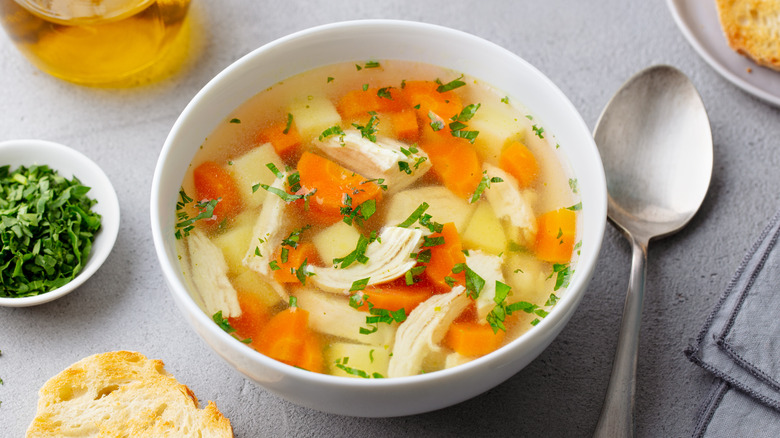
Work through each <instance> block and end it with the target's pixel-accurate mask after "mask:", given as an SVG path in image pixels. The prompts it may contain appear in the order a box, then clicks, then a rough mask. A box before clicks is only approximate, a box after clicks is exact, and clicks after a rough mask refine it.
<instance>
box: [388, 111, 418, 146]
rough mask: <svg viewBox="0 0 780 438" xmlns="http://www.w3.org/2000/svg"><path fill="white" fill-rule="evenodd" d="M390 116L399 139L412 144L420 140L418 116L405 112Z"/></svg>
mask: <svg viewBox="0 0 780 438" xmlns="http://www.w3.org/2000/svg"><path fill="white" fill-rule="evenodd" d="M389 116H390V122H391V123H392V124H393V133H394V134H395V137H396V138H397V139H399V140H404V141H408V142H410V143H412V142H415V141H417V140H418V139H419V138H420V125H419V124H418V123H417V114H415V113H414V111H411V110H405V111H400V112H397V113H390V114H389Z"/></svg>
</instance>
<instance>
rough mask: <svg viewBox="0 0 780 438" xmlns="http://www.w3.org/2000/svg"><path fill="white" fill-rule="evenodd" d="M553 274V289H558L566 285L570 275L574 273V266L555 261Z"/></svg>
mask: <svg viewBox="0 0 780 438" xmlns="http://www.w3.org/2000/svg"><path fill="white" fill-rule="evenodd" d="M553 275H555V287H553V290H558V289H560V288H562V287H568V286H569V281H570V280H571V276H572V275H574V268H572V267H571V266H569V264H568V263H555V264H553V273H552V274H550V276H551V277H552V276H553Z"/></svg>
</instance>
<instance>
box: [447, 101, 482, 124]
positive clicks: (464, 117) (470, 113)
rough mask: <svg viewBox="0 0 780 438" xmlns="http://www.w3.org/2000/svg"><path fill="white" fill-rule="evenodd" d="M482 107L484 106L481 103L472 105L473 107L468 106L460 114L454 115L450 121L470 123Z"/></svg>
mask: <svg viewBox="0 0 780 438" xmlns="http://www.w3.org/2000/svg"><path fill="white" fill-rule="evenodd" d="M480 106H482V104H479V103H477V104H474V103H472V104H471V105H467V106H466V107H465V108H463V109H462V110H461V112H460V113H459V114H456V115H454V116H453V117H452V118H451V119H450V120H452V121H454V122H468V121H469V120H471V118H472V117H474V114H476V113H477V110H478V109H479V107H480Z"/></svg>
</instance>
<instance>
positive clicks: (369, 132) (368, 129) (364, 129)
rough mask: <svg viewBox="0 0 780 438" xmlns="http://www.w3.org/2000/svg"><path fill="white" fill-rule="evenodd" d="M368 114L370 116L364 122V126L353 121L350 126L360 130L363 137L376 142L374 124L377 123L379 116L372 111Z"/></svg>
mask: <svg viewBox="0 0 780 438" xmlns="http://www.w3.org/2000/svg"><path fill="white" fill-rule="evenodd" d="M369 114H371V118H370V119H369V120H368V123H366V125H365V126H363V125H360V124H358V123H353V124H352V126H354V127H355V128H356V129H357V130H358V131H360V135H361V136H362V137H363V138H367V139H369V140H370V141H372V142H374V143H376V132H377V128H376V126H377V125H378V124H379V117H377V115H376V113H375V112H373V111H371V112H369Z"/></svg>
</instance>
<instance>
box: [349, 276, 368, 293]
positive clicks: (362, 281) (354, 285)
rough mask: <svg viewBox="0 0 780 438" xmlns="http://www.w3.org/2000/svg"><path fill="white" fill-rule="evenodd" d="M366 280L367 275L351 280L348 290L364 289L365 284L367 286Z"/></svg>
mask: <svg viewBox="0 0 780 438" xmlns="http://www.w3.org/2000/svg"><path fill="white" fill-rule="evenodd" d="M368 280H369V277H366V278H362V279H360V280H355V281H353V282H352V286H351V287H350V288H349V291H350V292H356V291H359V290H363V289H365V288H366V286H368Z"/></svg>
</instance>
